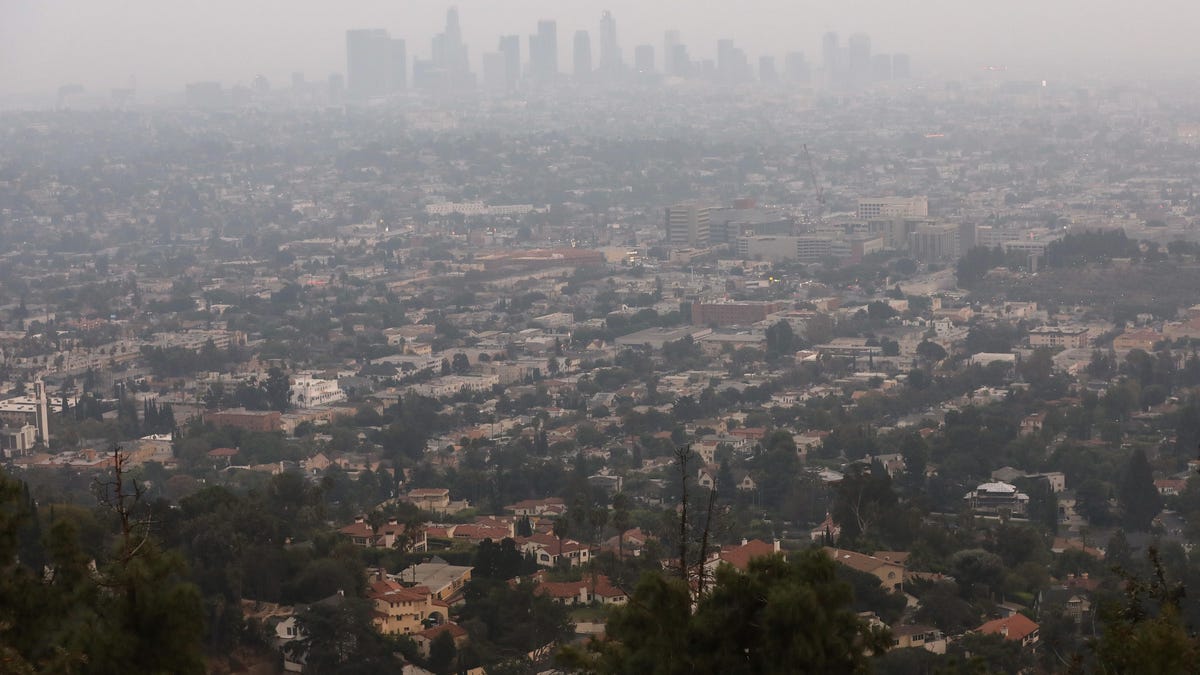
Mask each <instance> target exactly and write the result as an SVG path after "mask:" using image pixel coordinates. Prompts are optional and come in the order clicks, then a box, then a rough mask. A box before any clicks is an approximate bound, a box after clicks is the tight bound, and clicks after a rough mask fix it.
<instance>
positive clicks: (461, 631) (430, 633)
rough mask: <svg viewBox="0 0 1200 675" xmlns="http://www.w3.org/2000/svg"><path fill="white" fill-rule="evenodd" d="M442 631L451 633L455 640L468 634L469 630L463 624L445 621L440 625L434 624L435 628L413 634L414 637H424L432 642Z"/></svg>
mask: <svg viewBox="0 0 1200 675" xmlns="http://www.w3.org/2000/svg"><path fill="white" fill-rule="evenodd" d="M442 633H450V637H452V638H454V639H455V640H457V639H459V638H464V637H466V636H467V631H466V629H465V628H463V627H462V626H460V625H458V624H456V623H444V624H441V625H440V626H434V627H433V628H426V629H425V630H423V631H418V632H417V633H415V634H414V635H413V637H414V638H417V637H422V638H425V639H426V640H429V641H430V642H432V641H433V640H434V639H436V638H437V636H439V635H441V634H442Z"/></svg>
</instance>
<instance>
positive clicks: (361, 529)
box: [338, 520, 375, 537]
mask: <svg viewBox="0 0 1200 675" xmlns="http://www.w3.org/2000/svg"><path fill="white" fill-rule="evenodd" d="M338 532H341V533H342V534H344V535H347V536H350V537H371V536H374V534H375V531H374V530H373V529H371V525H370V524H369V523H367V522H366V521H361V520H360V521H357V522H353V523H350V524H349V525H347V526H345V527H343V528H341V529H339V530H338Z"/></svg>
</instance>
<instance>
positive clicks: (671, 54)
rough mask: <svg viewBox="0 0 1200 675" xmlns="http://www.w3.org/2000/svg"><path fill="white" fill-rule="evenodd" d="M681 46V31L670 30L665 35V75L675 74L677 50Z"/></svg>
mask: <svg viewBox="0 0 1200 675" xmlns="http://www.w3.org/2000/svg"><path fill="white" fill-rule="evenodd" d="M680 44H681V42H680V38H679V31H677V30H669V31H667V32H666V33H663V73H665V74H667V75H674V74H675V48H676V47H677V46H679V45H680Z"/></svg>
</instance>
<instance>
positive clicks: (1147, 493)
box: [1117, 448, 1163, 532]
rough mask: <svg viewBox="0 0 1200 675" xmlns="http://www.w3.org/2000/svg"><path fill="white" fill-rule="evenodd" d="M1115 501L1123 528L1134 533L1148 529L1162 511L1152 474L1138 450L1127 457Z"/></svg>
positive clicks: (1160, 497) (1140, 451) (1143, 454)
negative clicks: (1120, 509) (1119, 505)
mask: <svg viewBox="0 0 1200 675" xmlns="http://www.w3.org/2000/svg"><path fill="white" fill-rule="evenodd" d="M1117 500H1118V501H1119V502H1120V504H1121V508H1122V509H1123V511H1124V522H1125V526H1126V527H1127V528H1129V529H1130V530H1133V531H1135V532H1144V531H1146V530H1148V529H1150V522H1151V521H1152V520H1154V517H1155V516H1157V515H1158V514H1159V512H1161V511H1162V507H1163V503H1162V496H1161V495H1159V494H1158V490H1157V489H1156V488H1155V487H1154V473H1153V471H1152V470H1151V469H1150V462H1149V461H1148V460H1147V459H1146V453H1145V452H1143V451H1142V450H1141V449H1140V448H1139V449H1137V450H1134V451H1133V454H1132V455H1130V457H1129V463H1128V464H1127V465H1126V467H1125V476H1124V479H1123V480H1122V481H1121V486H1120V490H1119V491H1118V493H1117Z"/></svg>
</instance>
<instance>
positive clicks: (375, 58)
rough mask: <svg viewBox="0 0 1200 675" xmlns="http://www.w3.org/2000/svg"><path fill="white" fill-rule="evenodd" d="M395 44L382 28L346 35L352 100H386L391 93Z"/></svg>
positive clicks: (356, 31) (348, 77)
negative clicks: (383, 96)
mask: <svg viewBox="0 0 1200 675" xmlns="http://www.w3.org/2000/svg"><path fill="white" fill-rule="evenodd" d="M391 64H392V40H391V38H390V37H388V32H387V31H386V30H383V29H380V28H371V29H359V30H348V31H346V80H347V90H348V91H347V93H348V94H349V95H350V97H351V98H356V99H363V98H370V97H372V96H382V95H384V94H386V93H387V92H388V88H389V87H388V85H389V84H390V82H391V77H390V75H389V73H390V71H391Z"/></svg>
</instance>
